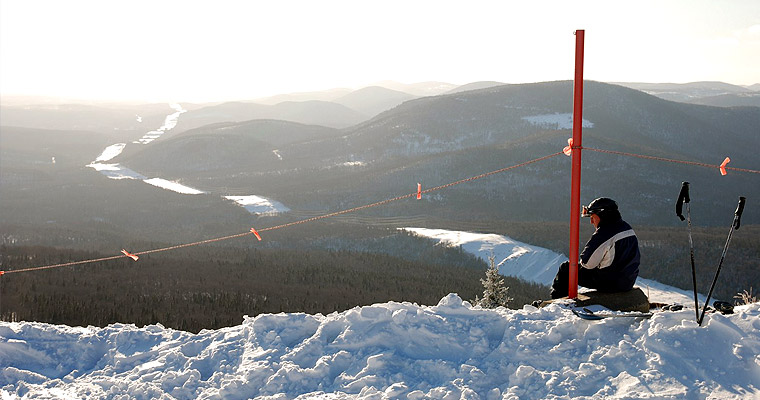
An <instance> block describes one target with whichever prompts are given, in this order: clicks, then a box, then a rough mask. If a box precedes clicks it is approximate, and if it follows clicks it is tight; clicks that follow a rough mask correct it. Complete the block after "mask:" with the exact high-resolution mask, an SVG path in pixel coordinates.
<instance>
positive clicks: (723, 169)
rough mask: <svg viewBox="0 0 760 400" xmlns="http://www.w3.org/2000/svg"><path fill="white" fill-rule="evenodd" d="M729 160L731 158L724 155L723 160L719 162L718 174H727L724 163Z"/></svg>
mask: <svg viewBox="0 0 760 400" xmlns="http://www.w3.org/2000/svg"><path fill="white" fill-rule="evenodd" d="M730 162H731V159H730V158H728V157H726V159H725V160H723V163H722V164H720V174H721V175H723V176H725V175H726V174H727V172H726V165H727V164H728V163H730Z"/></svg>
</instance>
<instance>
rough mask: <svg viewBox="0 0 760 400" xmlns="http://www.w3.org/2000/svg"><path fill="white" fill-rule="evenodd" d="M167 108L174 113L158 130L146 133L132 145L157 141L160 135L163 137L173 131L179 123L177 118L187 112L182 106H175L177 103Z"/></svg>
mask: <svg viewBox="0 0 760 400" xmlns="http://www.w3.org/2000/svg"><path fill="white" fill-rule="evenodd" d="M169 107H171V108H172V109H174V111H175V112H174V113H172V114H169V115H168V116H167V117H166V118H165V119H164V124H163V125H162V126H161V127H160V128H158V129H157V130H155V131H150V132H148V133H146V134H145V135H143V137H142V138H140V139H138V140H135V141H134V142H132V143H136V144H149V143H150V142H152V141H154V140H156V139H158V138H159V137H161V135H163V134H164V133H166V132H167V131H170V130H172V129H174V127H175V126H177V123H178V122H179V116H180V115H181V114H182V113H184V112H187V110H185V109H183V108H182V106H181V105H179V104H177V103H172V104H169ZM138 118H139V117H138ZM140 122H142V119H140Z"/></svg>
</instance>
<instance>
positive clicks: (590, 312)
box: [570, 305, 652, 321]
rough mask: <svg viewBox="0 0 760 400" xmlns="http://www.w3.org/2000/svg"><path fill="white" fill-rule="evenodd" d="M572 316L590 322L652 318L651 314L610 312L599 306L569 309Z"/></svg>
mask: <svg viewBox="0 0 760 400" xmlns="http://www.w3.org/2000/svg"><path fill="white" fill-rule="evenodd" d="M570 310H571V311H572V312H573V314H575V315H577V316H578V317H580V318H583V319H587V320H590V321H595V320H600V319H605V318H649V317H651V316H652V313H651V312H640V311H631V312H622V311H614V310H610V309H609V308H607V307H604V306H599V305H590V306H585V307H580V306H579V307H572V308H571V309H570Z"/></svg>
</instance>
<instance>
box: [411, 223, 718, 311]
mask: <svg viewBox="0 0 760 400" xmlns="http://www.w3.org/2000/svg"><path fill="white" fill-rule="evenodd" d="M404 230H406V231H409V232H412V233H414V234H415V235H418V236H422V237H427V238H431V239H436V240H438V243H440V244H442V245H445V246H452V247H459V246H461V247H462V250H464V251H466V252H468V253H470V254H473V255H475V256H478V257H480V258H481V259H483V260H484V261H486V262H488V257H489V256H490V255H491V254H493V256H494V260H495V262H496V264H497V266H498V267H499V273H500V274H501V275H505V276H513V277H517V278H521V279H524V280H526V281H529V282H535V283H540V284H542V285H548V286H550V285H551V284H552V281H553V280H554V276H555V275H556V274H557V270H558V269H559V265H560V264H562V263H563V262H565V261H567V260H568V259H567V257H566V256H564V255H562V254H559V253H556V252H553V251H551V250H548V249H545V248H543V247H538V246H533V245H530V244H527V243H522V242H519V241H517V240H514V239H512V238H510V237H508V236H502V235H496V234H484V233H474V232H462V231H450V230H445V229H427V228H404ZM636 286H638V287H640V288H641V289H642V290H643V291H644V293H646V294H647V296H648V297H649V301H650V302H656V303H663V304H681V305H683V306H687V307H688V306H689V305H693V304H694V292H692V291H686V290H682V289H678V288H675V287H672V286H669V285H665V284H662V283H660V282H657V281H653V280H651V279H644V278H641V277H639V278H638V279H637V280H636ZM698 298H699V300H700V301H701V302H702V303H704V302H705V300H706V299H707V296H705V295H703V294H699V297H698ZM692 310H693V308H692Z"/></svg>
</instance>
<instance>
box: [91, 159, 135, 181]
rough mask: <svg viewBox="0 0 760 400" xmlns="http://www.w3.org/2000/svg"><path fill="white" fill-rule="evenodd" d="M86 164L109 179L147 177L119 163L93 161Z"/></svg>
mask: <svg viewBox="0 0 760 400" xmlns="http://www.w3.org/2000/svg"><path fill="white" fill-rule="evenodd" d="M87 166H88V167H90V168H92V169H94V170H95V171H98V172H100V173H101V174H103V175H105V176H107V177H108V178H110V179H140V180H144V179H147V177H145V176H143V175H141V174H139V173H137V172H135V171H133V170H131V169H129V168H127V167H124V166H122V165H121V164H102V163H97V162H93V163H91V164H88V165H87Z"/></svg>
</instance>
